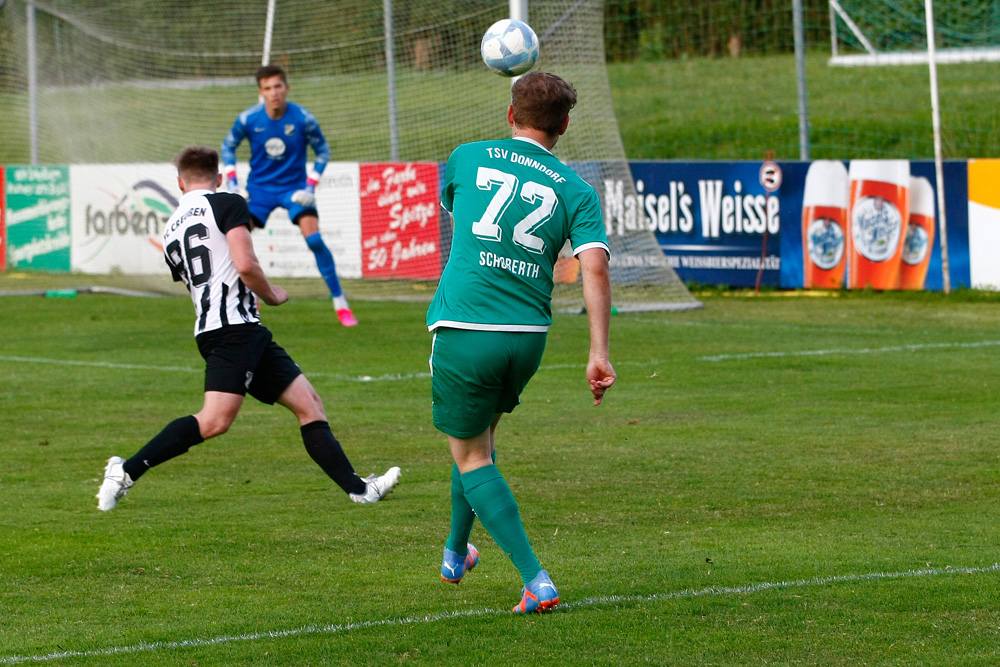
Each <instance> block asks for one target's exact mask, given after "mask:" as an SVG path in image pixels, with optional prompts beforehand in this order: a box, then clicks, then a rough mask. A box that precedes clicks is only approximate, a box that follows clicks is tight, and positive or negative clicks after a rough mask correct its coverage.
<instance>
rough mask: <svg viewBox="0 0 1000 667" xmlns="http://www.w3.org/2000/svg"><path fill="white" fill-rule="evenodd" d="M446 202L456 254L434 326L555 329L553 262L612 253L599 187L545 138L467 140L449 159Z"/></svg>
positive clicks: (432, 311) (440, 291) (430, 319)
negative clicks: (568, 252) (567, 252)
mask: <svg viewBox="0 0 1000 667" xmlns="http://www.w3.org/2000/svg"><path fill="white" fill-rule="evenodd" d="M441 205H442V206H444V207H445V208H446V209H447V210H448V211H450V212H451V215H452V218H453V220H454V224H455V227H454V231H453V234H452V243H451V254H450V255H449V257H448V264H447V265H446V266H445V268H444V272H443V273H442V274H441V280H440V282H439V284H438V288H437V292H436V293H435V294H434V299H433V301H431V305H430V307H429V308H428V309H427V328H428V329H430V330H431V331H433V330H435V329H437V328H438V327H450V328H454V329H477V330H481V331H548V328H549V325H550V324H551V323H552V269H553V267H554V266H555V263H556V259H557V258H558V257H559V251H560V250H561V249H562V247H563V245H564V244H565V243H566V241H567V240H569V242H570V246H571V247H572V248H573V254H574V255H578V254H579V253H581V252H583V251H584V250H587V249H589V248H601V249H603V250H604V251H605V252H606V253H608V255H609V256H610V250H609V249H608V237H607V234H606V233H605V230H604V222H603V219H602V216H601V202H600V198H599V197H598V196H597V193H596V192H595V191H594V188H592V187H591V186H590V185H589V184H588V183H587V182H586V181H584V180H583V179H582V178H580V177H579V176H578V175H577V174H576V173H575V172H574V171H573V170H572V169H570V168H569V167H567V166H566V165H565V164H563V163H562V162H560V161H559V159H558V158H557V157H556V156H554V155H553V154H552V153H550V152H549V151H547V150H546V149H545V148H543V147H542V146H541V144H539V143H537V142H535V141H532V140H530V139H524V138H515V139H502V140H499V141H480V142H475V143H469V144H463V145H461V146H459V147H458V148H456V149H455V150H454V152H453V153H452V154H451V157H450V158H448V165H447V167H446V168H445V174H444V187H443V189H442V192H441Z"/></svg>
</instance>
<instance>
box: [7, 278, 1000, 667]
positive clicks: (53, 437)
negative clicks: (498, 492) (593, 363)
mask: <svg viewBox="0 0 1000 667" xmlns="http://www.w3.org/2000/svg"><path fill="white" fill-rule="evenodd" d="M95 280H96V281H98V282H101V281H104V279H103V278H101V279H96V278H94V279H91V282H93V281H95ZM70 281H74V282H76V283H79V282H80V281H79V277H77V278H75V279H74V278H73V277H67V276H62V277H38V276H35V277H27V278H25V277H19V276H17V275H11V274H5V275H0V291H6V290H16V289H24V288H26V287H37V286H39V285H41V286H53V287H55V286H64V285H66V284H70ZM317 282H318V281H306V282H302V283H296V282H292V284H291V285H290V286H289V289H290V291H291V292H292V295H293V300H292V301H291V302H289V303H288V304H286V305H284V306H282V307H280V308H277V309H272V308H268V309H266V311H265V312H264V314H263V317H264V320H265V322H266V324H267V325H268V326H269V327H270V328H271V329H272V330H273V331H274V332H275V336H276V338H277V340H278V341H280V342H281V343H282V344H284V345H285V346H286V348H287V349H288V350H289V351H290V352H291V353H292V355H293V356H294V357H295V359H296V360H297V361H298V362H299V363H300V364H301V366H302V367H303V369H304V370H305V371H306V373H307V375H309V376H310V377H311V379H312V380H313V382H314V384H315V385H316V387H317V389H318V390H319V393H320V394H321V395H322V396H323V398H324V400H325V403H326V407H327V410H328V412H329V414H330V417H331V422H332V424H333V426H334V431H335V432H336V433H337V434H338V436H339V437H340V439H341V440H342V441H343V442H344V444H345V448H346V451H347V452H348V454H349V456H350V457H351V459H352V461H353V463H354V465H355V467H356V468H357V469H358V470H359V472H361V473H362V474H368V473H370V472H373V471H378V472H381V471H383V470H384V469H385V468H387V467H388V466H389V465H400V466H401V467H402V469H403V479H402V482H401V484H400V486H399V487H398V488H397V489H396V491H395V492H394V493H393V494H392V495H391V496H389V497H388V499H387V500H386V501H385V502H383V503H379V504H377V505H373V506H358V505H354V504H353V503H350V502H349V501H348V499H347V498H346V497H345V496H344V495H343V494H342V493H341V492H339V490H338V489H336V487H335V486H334V485H333V483H332V482H330V481H329V480H328V479H327V478H326V477H325V476H324V475H323V474H322V472H321V471H320V470H319V469H318V468H317V467H316V466H315V465H314V464H313V463H312V462H311V461H310V460H309V458H308V456H307V455H306V453H305V451H304V448H303V447H302V444H301V441H300V439H299V436H298V430H297V428H296V426H295V424H294V420H293V419H292V417H291V416H290V415H289V414H286V413H285V411H284V410H282V409H281V408H267V407H265V406H261V405H259V404H256V403H253V402H252V401H251V402H249V403H247V405H246V407H245V409H244V412H243V413H242V414H241V416H240V419H238V420H237V422H236V424H235V425H234V427H233V429H232V430H231V431H230V432H229V433H227V434H225V435H223V436H221V437H219V438H217V439H215V440H212V441H209V442H207V443H204V444H202V445H199V446H197V447H196V448H194V449H193V450H192V451H191V452H190V453H189V454H187V455H185V456H183V457H180V458H178V459H176V460H173V461H170V462H169V463H167V464H165V465H164V466H162V467H160V468H157V469H155V470H153V471H151V472H150V473H149V474H147V475H146V476H144V477H143V478H142V479H141V480H140V482H139V483H138V484H137V485H136V487H135V488H134V489H133V490H132V491H131V493H130V494H129V495H128V497H127V498H125V499H124V500H123V501H122V502H121V504H120V505H119V507H118V508H117V509H116V510H115V511H113V512H110V513H107V514H104V513H101V512H98V511H97V509H96V507H95V503H96V501H95V499H94V493H95V492H96V490H97V487H98V484H99V478H100V475H101V471H102V468H103V465H104V461H105V459H106V458H107V457H108V456H110V455H112V454H120V455H125V456H128V455H130V454H131V453H133V452H134V451H135V450H136V449H138V447H139V446H141V445H142V444H144V443H145V442H146V440H147V439H148V438H149V437H150V436H151V435H153V434H154V433H155V432H157V431H158V430H159V429H160V428H161V427H162V426H163V425H164V424H165V423H166V422H167V421H169V420H171V419H173V418H175V417H177V416H181V415H184V414H189V413H191V412H193V411H196V410H197V409H198V408H199V407H200V392H201V363H200V357H198V355H197V351H196V349H195V346H194V343H193V341H192V340H191V337H190V329H191V326H192V321H191V318H192V315H191V304H190V303H189V302H188V301H187V300H186V298H181V297H167V298H158V299H141V298H125V297H117V296H110V295H101V294H80V295H79V296H77V297H75V298H42V297H37V296H3V297H0V316H2V319H3V327H2V329H0V401H2V403H0V405H2V409H0V434H2V435H0V438H2V453H3V459H2V460H3V464H2V465H0V617H2V618H3V623H2V624H0V665H9V664H21V663H30V664H36V663H38V662H42V663H50V664H66V665H129V666H130V667H131V666H135V665H250V664H253V665H327V664H335V665H340V664H342V665H360V664H377V665H395V664H424V665H472V664H490V665H507V664H511V665H515V664H518V665H519V664H524V665H527V664H553V663H557V662H558V663H565V664H579V665H623V664H716V665H729V664H765V663H766V664H840V665H848V664H850V665H855V664H880V665H914V664H923V665H944V664H948V665H957V664H961V665H995V664H997V663H998V662H1000V649H998V646H1000V611H998V609H1000V568H998V566H997V565H996V563H997V561H998V558H997V550H996V545H997V543H998V542H1000V526H998V522H997V520H996V517H997V510H996V508H997V506H998V496H1000V484H998V483H1000V451H998V449H997V446H996V441H997V417H996V406H997V404H998V400H1000V373H998V364H997V358H998V349H1000V333H998V332H1000V308H998V305H1000V298H998V297H997V296H996V295H987V294H981V293H975V292H958V293H954V294H952V295H951V296H950V297H945V296H943V295H940V294H919V295H908V294H882V295H878V294H857V295H847V294H836V295H833V296H826V297H814V298H809V297H805V296H786V295H783V294H779V293H768V294H764V295H763V296H760V297H752V296H749V295H740V294H727V293H722V292H711V293H708V294H704V295H699V296H700V298H702V300H703V301H704V302H705V307H704V308H703V309H701V310H698V311H690V312H683V313H645V314H633V315H623V316H619V317H616V318H615V319H614V321H613V327H612V349H613V360H614V362H615V363H616V367H617V370H618V373H619V383H618V384H617V385H616V386H615V387H614V388H613V389H612V390H611V392H610V393H609V394H608V396H607V398H606V400H605V404H604V405H602V406H600V407H599V408H594V407H592V405H591V401H590V400H589V392H588V390H587V388H586V385H585V382H584V380H583V365H584V363H585V360H586V338H587V326H586V320H585V318H583V317H580V316H569V315H565V316H557V317H556V321H555V324H554V327H553V329H552V331H551V332H550V335H549V344H548V349H547V351H546V355H545V358H544V360H543V366H542V368H541V370H540V371H539V372H538V374H537V375H536V377H535V379H534V380H533V381H532V384H531V385H530V386H529V387H528V389H527V391H526V394H525V396H524V405H522V406H521V407H520V408H518V409H517V410H516V411H515V413H514V414H513V415H511V416H509V417H508V418H507V419H506V420H505V421H504V422H503V423H502V424H501V427H500V433H499V436H500V437H499V440H498V442H499V461H498V464H499V466H500V468H501V470H502V471H503V472H504V473H505V475H506V477H507V479H508V481H509V482H510V485H511V487H512V488H513V490H514V493H515V495H516V497H517V498H518V500H519V502H520V505H521V511H522V515H523V516H524V518H525V522H526V526H527V529H528V533H529V537H530V538H531V539H532V541H533V544H534V546H535V548H536V551H537V552H538V554H539V556H540V559H541V561H542V564H543V566H545V567H547V569H548V570H549V571H550V572H551V574H552V576H553V579H554V580H555V582H556V583H557V585H558V586H559V588H560V594H561V597H562V601H563V604H562V605H561V607H560V608H559V610H557V611H556V612H555V613H552V614H550V615H547V616H542V617H530V618H523V617H514V616H513V615H511V614H509V613H508V612H507V610H508V609H509V608H510V607H511V606H512V605H513V604H514V603H515V602H516V601H517V599H518V594H519V586H520V583H519V580H518V577H517V575H516V572H515V570H514V568H513V567H512V566H511V564H510V563H509V561H508V560H507V559H506V557H505V556H504V555H503V554H502V553H500V551H499V550H498V548H497V547H496V545H495V544H494V543H493V542H492V540H491V539H490V538H489V536H488V535H486V534H485V533H484V532H483V531H482V529H481V528H480V527H479V526H477V527H476V529H475V530H474V532H473V538H472V539H473V542H475V543H476V544H477V545H478V546H479V547H480V549H481V550H482V562H481V563H480V565H479V567H478V568H477V569H476V570H475V571H474V572H472V573H471V574H469V575H468V577H467V579H466V580H465V581H463V582H462V584H461V585H459V586H457V587H456V586H452V585H447V584H444V583H442V582H441V581H440V579H439V578H438V574H437V569H438V566H439V562H440V556H441V548H442V545H443V541H444V538H445V536H446V532H447V527H448V488H449V486H448V478H449V477H448V476H449V468H450V463H449V458H448V454H447V450H446V446H445V443H444V439H443V437H442V436H441V435H440V434H439V433H437V432H435V431H434V429H433V428H432V427H431V425H430V405H429V402H430V399H429V378H428V377H427V373H426V372H427V364H426V359H427V355H428V351H429V343H430V340H429V336H428V334H427V333H426V331H425V330H424V326H423V310H424V307H423V306H422V305H420V304H406V303H381V302H372V301H367V302H366V301H358V302H356V303H355V307H356V312H357V313H358V315H359V318H360V319H361V326H359V327H358V328H357V329H353V330H351V329H343V328H340V327H339V326H337V325H335V324H334V322H335V318H334V317H333V313H332V312H331V311H330V308H329V303H328V302H327V301H326V300H325V299H318V298H311V296H310V295H311V294H312V290H314V289H315V285H314V283H317ZM366 376H367V377H370V378H371V379H369V380H367V381H365V380H362V378H364V377H366Z"/></svg>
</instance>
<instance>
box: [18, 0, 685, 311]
mask: <svg viewBox="0 0 1000 667" xmlns="http://www.w3.org/2000/svg"><path fill="white" fill-rule="evenodd" d="M382 4H383V3H375V2H371V0H343V1H340V2H337V3H329V2H327V0H282V1H281V2H278V3H277V4H276V6H277V9H276V12H275V16H274V23H273V34H271V35H270V58H269V60H270V62H272V63H274V64H278V65H281V66H283V67H284V68H285V69H286V70H287V71H288V74H289V83H290V86H291V92H290V95H289V100H290V101H294V102H296V103H298V104H301V105H303V106H305V107H306V108H308V109H309V110H310V111H311V112H312V113H313V114H314V115H315V116H316V118H317V119H318V120H319V123H320V125H321V127H322V128H323V130H324V133H325V134H326V137H327V141H328V142H329V144H330V148H331V151H332V161H334V162H364V163H380V162H387V161H391V160H392V161H402V162H438V163H441V162H444V161H445V160H447V158H448V155H449V154H450V152H451V150H452V149H453V148H454V147H455V146H457V145H458V144H459V143H462V142H467V141H476V140H483V139H492V138H497V137H500V136H505V135H508V134H509V131H510V130H509V127H508V126H507V123H506V106H507V104H508V103H509V100H510V90H509V83H510V82H509V80H507V79H504V78H502V77H499V76H497V75H494V74H492V73H490V72H489V71H488V70H487V69H486V68H485V66H484V65H483V64H482V62H481V60H480V58H479V42H480V39H481V37H482V34H483V32H484V31H485V29H486V27H488V26H489V25H490V24H491V23H493V22H494V21H496V20H499V19H500V18H504V17H505V16H507V13H508V3H507V2H506V1H504V2H495V1H494V2H479V1H470V0H433V1H422V2H399V1H397V2H395V3H393V4H394V5H395V6H394V9H393V11H392V15H391V17H392V20H391V29H392V33H393V36H394V39H393V41H392V46H393V51H394V58H393V60H392V63H391V64H392V65H393V67H392V68H389V67H387V56H386V54H387V48H386V29H385V26H386V21H385V14H384V13H383V11H382ZM34 5H35V7H36V10H37V11H36V16H37V20H36V25H37V39H36V45H37V46H36V48H37V64H38V65H37V79H38V94H37V98H38V103H37V108H38V134H39V144H38V145H39V157H40V161H41V162H42V163H47V164H78V163H139V162H142V163H148V162H168V161H169V160H171V159H172V158H173V156H174V155H175V154H176V153H177V151H178V150H179V148H180V147H181V146H184V145H188V144H204V145H209V146H218V145H219V144H220V143H221V141H222V138H223V137H224V136H225V134H226V132H227V131H228V130H229V128H230V127H231V126H232V123H233V121H234V119H235V117H236V115H237V114H238V113H239V112H240V111H242V110H243V109H245V108H247V107H249V106H251V105H253V104H254V103H255V102H256V101H257V93H256V82H255V81H254V79H253V76H252V74H253V72H254V71H255V70H256V68H257V67H258V66H259V65H260V63H261V60H262V53H263V49H264V41H265V28H266V19H267V2H266V0H244V1H242V2H237V3H221V4H220V3H214V4H212V3H209V4H206V3H176V2H169V1H167V0H123V1H122V2H117V3H113V4H109V3H106V2H103V1H101V0H76V1H74V2H72V3H69V2H62V1H60V0H34ZM25 11H26V5H25V2H24V0H10V1H9V2H8V4H7V7H6V8H5V9H4V21H5V30H6V32H7V33H8V34H9V36H10V37H11V39H10V41H9V42H8V44H7V46H6V47H5V50H6V51H7V53H8V54H9V55H10V56H12V57H13V58H15V62H16V61H17V59H20V60H21V62H19V63H17V67H16V68H12V69H11V71H10V72H7V75H8V76H10V77H11V78H12V80H14V81H15V82H19V83H21V84H23V81H24V79H25V77H26V76H27V75H26V74H25V71H26V68H25V63H24V62H23V58H24V57H23V54H24V53H25V51H26V41H25V39H26V38H25V34H24V25H25V21H24V14H25ZM528 22H529V23H530V24H531V25H532V27H533V28H534V29H535V31H536V33H537V34H538V35H539V37H540V40H541V55H540V58H539V62H538V67H539V68H541V69H544V70H548V71H553V72H555V73H558V74H559V75H561V76H563V77H564V78H565V79H567V80H568V81H570V82H571V83H573V84H574V86H576V88H577V90H578V92H579V100H580V101H579V104H578V106H577V108H576V109H575V110H574V112H573V114H572V122H571V129H570V131H569V132H568V133H567V134H566V135H565V136H564V137H563V138H562V139H561V140H560V142H559V144H558V145H557V147H556V151H555V152H556V154H557V155H558V156H559V157H560V158H561V159H562V160H563V161H564V162H567V163H570V164H571V165H572V166H573V167H574V168H575V169H576V170H577V171H578V172H579V173H580V174H581V175H582V176H583V177H584V178H586V179H587V180H588V182H590V183H591V184H592V185H593V186H594V187H595V189H596V190H597V191H598V193H599V194H600V195H601V197H602V200H603V203H604V210H605V215H606V218H607V223H608V225H609V238H610V241H611V246H612V256H613V259H612V278H613V281H614V284H615V296H614V298H615V306H616V308H617V309H618V310H619V311H625V310H649V309H676V308H691V307H698V306H699V305H700V303H699V302H698V301H697V300H696V299H695V298H694V297H693V296H692V295H691V294H690V293H689V291H688V290H687V289H686V287H685V285H684V284H683V283H682V282H681V281H680V280H679V279H678V277H677V275H676V273H675V272H674V271H673V270H672V269H671V268H670V267H669V266H668V265H667V264H666V259H665V256H664V254H663V252H662V250H661V249H660V247H659V244H658V242H657V241H656V238H655V236H654V235H653V233H652V232H651V231H650V229H649V227H648V223H647V221H646V219H645V217H644V215H643V213H642V211H641V209H639V210H638V211H637V210H636V209H635V207H634V206H632V205H631V204H632V203H633V202H634V201H635V200H636V197H637V195H636V193H635V189H634V183H633V180H632V178H631V175H630V172H629V168H628V162H627V159H626V156H625V152H624V148H623V146H622V143H621V138H620V135H619V131H618V125H617V122H616V119H615V113H614V108H613V104H612V100H611V94H610V88H609V84H608V79H607V70H606V66H605V60H604V38H603V3H602V2H601V1H600V0H550V1H541V0H539V1H532V2H531V3H530V5H529V13H528ZM390 70H394V73H395V76H394V77H393V79H392V81H390V80H389V78H388V76H387V72H388V71H390ZM0 76H3V73H0ZM26 107H27V101H26V99H25V96H24V95H20V96H13V97H12V99H11V108H12V109H13V110H14V111H15V113H18V114H21V113H25V114H27V110H26ZM390 128H394V131H391V130H390ZM238 155H239V158H240V159H241V160H247V159H248V158H249V149H248V148H247V146H246V144H245V143H244V145H243V146H241V150H240V153H239V154H238ZM333 224H335V222H334V221H333V220H325V221H324V222H322V225H323V226H330V225H333ZM441 225H442V228H449V227H450V221H445V220H442V221H441ZM443 246H444V247H443V248H442V251H443V252H444V254H445V257H446V256H447V249H448V248H447V243H446V240H445V243H443ZM334 253H335V255H336V254H337V248H334ZM428 261H438V260H437V259H436V258H431V259H428ZM559 273H560V280H562V281H565V282H561V283H560V284H559V287H558V289H557V291H556V295H555V307H556V308H557V309H561V310H574V309H579V308H580V307H581V305H582V296H581V289H580V285H579V276H578V271H576V270H575V267H574V266H573V262H572V261H566V262H561V263H560V266H559ZM349 277H350V276H349ZM317 279H318V273H317ZM350 287H351V293H352V295H353V296H355V298H379V297H404V298H409V297H412V296H416V298H429V296H430V290H429V289H428V287H427V285H426V284H423V285H418V284H416V283H410V282H409V281H385V282H383V281H377V280H363V281H356V283H352V284H351V285H350Z"/></svg>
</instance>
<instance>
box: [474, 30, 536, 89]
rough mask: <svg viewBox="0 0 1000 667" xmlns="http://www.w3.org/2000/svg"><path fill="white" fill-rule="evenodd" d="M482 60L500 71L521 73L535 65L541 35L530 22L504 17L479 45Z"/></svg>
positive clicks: (494, 69)
mask: <svg viewBox="0 0 1000 667" xmlns="http://www.w3.org/2000/svg"><path fill="white" fill-rule="evenodd" d="M479 52H480V53H482V55H483V62H484V63H486V66H487V67H489V68H490V69H491V70H493V71H494V72H496V73H497V74H502V75H503V76H519V75H521V74H524V73H525V72H527V71H528V70H529V69H531V68H532V67H534V66H535V61H536V60H537V59H538V36H537V35H535V31H534V30H532V29H531V26H529V25H528V24H527V23H522V22H521V21H518V20H516V19H503V20H502V21H497V22H496V23H494V24H493V25H491V26H490V28H489V30H487V31H486V34H485V35H483V43H482V45H481V46H480V47H479Z"/></svg>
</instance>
